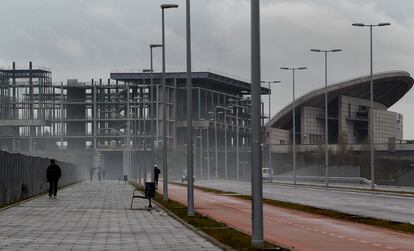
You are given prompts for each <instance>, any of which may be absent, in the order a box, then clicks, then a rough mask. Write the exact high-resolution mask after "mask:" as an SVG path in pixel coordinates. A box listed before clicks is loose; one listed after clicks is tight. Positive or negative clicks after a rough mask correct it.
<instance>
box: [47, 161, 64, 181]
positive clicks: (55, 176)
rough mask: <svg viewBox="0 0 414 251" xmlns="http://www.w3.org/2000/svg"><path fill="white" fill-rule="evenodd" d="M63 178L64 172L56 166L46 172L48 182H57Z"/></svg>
mask: <svg viewBox="0 0 414 251" xmlns="http://www.w3.org/2000/svg"><path fill="white" fill-rule="evenodd" d="M61 176H62V171H61V170H60V167H59V166H58V165H56V164H51V165H50V166H49V167H48V168H47V172H46V178H47V181H48V182H51V181H57V180H59V178H60V177H61Z"/></svg>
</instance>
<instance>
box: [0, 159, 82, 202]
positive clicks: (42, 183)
mask: <svg viewBox="0 0 414 251" xmlns="http://www.w3.org/2000/svg"><path fill="white" fill-rule="evenodd" d="M56 163H57V164H58V165H59V166H60V168H61V169H62V178H61V179H60V180H59V187H62V186H66V185H69V184H73V183H76V182H79V181H82V180H83V178H84V177H85V176H84V171H83V170H82V169H81V167H79V166H76V165H74V164H71V163H66V162H60V161H56ZM49 165H50V159H47V158H40V157H34V156H27V155H23V154H19V153H8V152H4V151H0V206H2V205H7V204H11V203H14V202H17V201H19V200H21V199H27V198H30V197H33V196H36V195H39V194H41V193H44V192H47V190H48V188H49V185H48V183H47V180H46V169H47V167H48V166H49Z"/></svg>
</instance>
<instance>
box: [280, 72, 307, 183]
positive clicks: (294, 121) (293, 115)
mask: <svg viewBox="0 0 414 251" xmlns="http://www.w3.org/2000/svg"><path fill="white" fill-rule="evenodd" d="M280 69H281V70H289V71H292V80H293V81H292V83H293V85H292V93H293V103H292V106H293V108H292V117H293V118H292V120H293V125H292V133H293V137H292V143H293V146H292V148H293V149H292V150H293V184H295V185H296V118H295V105H296V104H295V103H296V100H295V71H297V70H306V69H307V68H306V67H280Z"/></svg>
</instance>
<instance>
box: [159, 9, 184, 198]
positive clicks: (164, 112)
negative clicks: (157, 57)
mask: <svg viewBox="0 0 414 251" xmlns="http://www.w3.org/2000/svg"><path fill="white" fill-rule="evenodd" d="M160 7H161V14H162V19H161V21H162V169H163V172H164V173H163V187H162V188H163V201H168V167H167V150H168V143H167V87H166V80H165V22H164V11H165V9H172V8H178V5H177V4H161V6H160ZM190 145H191V144H190Z"/></svg>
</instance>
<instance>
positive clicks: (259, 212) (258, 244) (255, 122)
mask: <svg viewBox="0 0 414 251" xmlns="http://www.w3.org/2000/svg"><path fill="white" fill-rule="evenodd" d="M260 75H261V67H260V0H251V82H252V83H251V93H252V95H251V98H252V107H251V131H252V134H251V135H252V136H251V137H252V143H251V146H252V153H251V159H252V162H251V174H252V177H251V179H252V184H251V187H252V191H251V194H252V246H253V248H262V247H263V244H264V242H263V180H262V149H261V147H260V145H261V144H260V143H261V125H260V116H261V111H260V106H261V102H262V101H261V86H260V80H261V79H260V78H261V76H260Z"/></svg>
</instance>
